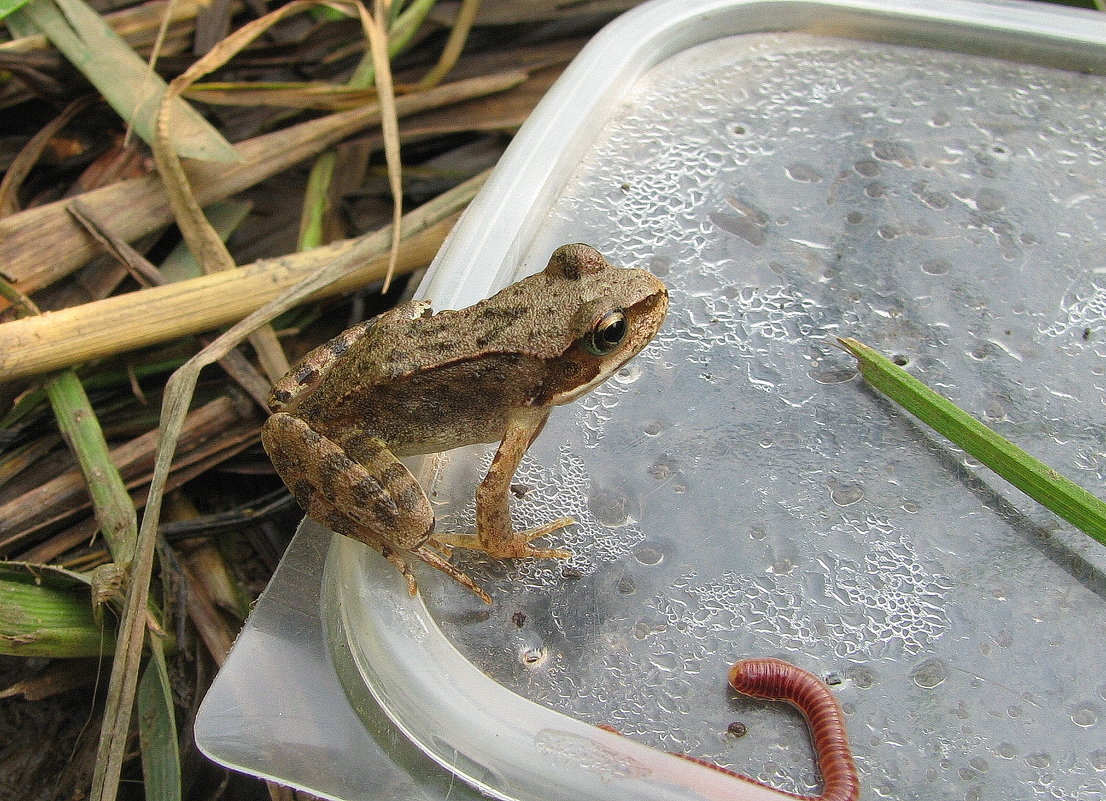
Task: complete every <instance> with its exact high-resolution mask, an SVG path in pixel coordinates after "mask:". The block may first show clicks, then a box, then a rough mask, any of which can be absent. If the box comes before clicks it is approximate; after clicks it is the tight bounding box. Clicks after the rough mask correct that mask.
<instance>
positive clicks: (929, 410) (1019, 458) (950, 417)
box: [838, 339, 1106, 545]
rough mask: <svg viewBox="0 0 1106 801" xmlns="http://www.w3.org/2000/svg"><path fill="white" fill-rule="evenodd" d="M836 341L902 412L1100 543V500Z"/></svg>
mask: <svg viewBox="0 0 1106 801" xmlns="http://www.w3.org/2000/svg"><path fill="white" fill-rule="evenodd" d="M838 342H839V343H840V344H841V345H842V347H844V348H845V349H846V350H847V351H848V352H849V353H851V354H852V355H853V356H854V357H856V360H857V364H858V365H859V369H860V374H861V375H862V376H863V377H864V379H865V380H866V381H867V382H868V383H869V384H871V385H872V386H873V387H874V388H875V389H877V390H879V391H880V392H882V393H883V394H884V395H886V396H887V397H888V398H890V399H891V400H893V401H894V402H895V403H897V404H899V405H900V406H902V408H904V409H906V411H908V412H910V413H911V414H912V415H914V416H915V417H917V418H918V419H919V420H921V421H922V422H923V423H925V424H926V425H928V426H929V427H930V428H932V429H934V430H935V431H937V432H938V433H940V434H941V435H942V436H944V437H946V438H947V439H949V440H951V441H952V442H953V443H955V444H956V445H958V446H960V447H961V448H963V449H964V450H965V451H966V452H967V453H969V454H971V455H972V456H974V457H975V458H976V459H978V460H979V461H980V462H981V463H983V464H984V465H986V466H987V467H988V468H990V469H991V470H993V471H994V472H995V473H997V474H998V475H999V476H1001V477H1002V478H1004V479H1006V480H1007V481H1009V482H1010V483H1011V484H1013V485H1014V486H1015V487H1017V488H1018V489H1019V490H1021V491H1022V492H1024V493H1025V494H1026V495H1028V496H1029V497H1030V498H1032V499H1033V500H1035V501H1037V502H1038V503H1040V504H1041V505H1042V506H1044V507H1046V508H1047V509H1050V510H1051V511H1052V512H1054V513H1056V514H1057V515H1059V516H1060V517H1062V518H1064V519H1065V520H1067V521H1068V522H1069V523H1071V524H1072V525H1073V526H1075V527H1076V528H1078V529H1080V530H1081V531H1083V532H1085V533H1086V534H1089V535H1090V536H1091V537H1093V538H1094V539H1095V540H1097V541H1098V542H1099V543H1101V544H1103V545H1106V502H1104V501H1102V500H1101V499H1100V498H1097V497H1096V496H1094V495H1092V494H1091V493H1090V492H1088V491H1087V490H1085V489H1084V488H1082V487H1080V486H1079V485H1078V484H1076V483H1075V482H1073V481H1072V480H1071V479H1069V478H1067V477H1065V476H1063V475H1061V474H1060V473H1058V472H1057V471H1056V470H1054V469H1052V468H1051V467H1049V466H1048V465H1046V464H1045V463H1044V462H1042V461H1040V460H1039V459H1037V458H1036V457H1034V456H1032V455H1030V454H1029V453H1027V452H1026V451H1024V450H1022V449H1021V448H1020V447H1018V446H1017V445H1015V444H1014V443H1013V442H1011V441H1010V440H1008V439H1006V438H1005V437H1003V436H1002V435H1001V434H999V433H997V432H996V431H993V430H992V429H990V428H988V427H987V426H985V425H983V423H981V422H979V421H978V420H976V419H975V418H974V417H972V416H971V415H970V414H968V413H967V412H965V411H964V410H963V409H961V408H960V407H958V406H957V405H956V404H954V403H953V402H952V401H950V400H948V399H947V398H945V397H944V396H942V395H940V394H938V393H937V392H934V391H933V390H932V389H930V388H929V387H928V386H926V385H925V384H924V383H922V382H921V381H919V380H918V379H916V378H914V376H912V375H910V374H909V373H908V372H906V371H905V370H903V369H902V368H901V367H899V366H898V365H896V364H895V363H894V362H892V361H891V360H890V359H888V358H886V357H884V356H882V355H880V354H879V353H877V352H876V351H874V350H872V349H871V348H869V347H868V346H867V345H864V344H863V343H861V342H858V341H857V340H855V339H839V340H838Z"/></svg>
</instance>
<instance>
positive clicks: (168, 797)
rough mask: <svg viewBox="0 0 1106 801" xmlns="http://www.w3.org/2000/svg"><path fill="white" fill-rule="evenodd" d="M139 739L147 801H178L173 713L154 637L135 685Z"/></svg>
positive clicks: (159, 647) (160, 651)
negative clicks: (136, 685)
mask: <svg viewBox="0 0 1106 801" xmlns="http://www.w3.org/2000/svg"><path fill="white" fill-rule="evenodd" d="M138 740H139V743H140V744H141V746H142V778H143V782H144V784H145V787H146V794H145V795H146V801H180V798H181V772H180V752H179V751H178V749H177V720H176V710H175V708H174V706H173V692H172V690H171V688H170V685H169V671H168V669H167V668H166V665H165V651H164V648H163V646H162V643H161V640H159V639H158V638H157V637H150V659H149V661H148V662H147V663H146V669H145V670H144V671H143V672H142V679H141V680H140V681H139V683H138Z"/></svg>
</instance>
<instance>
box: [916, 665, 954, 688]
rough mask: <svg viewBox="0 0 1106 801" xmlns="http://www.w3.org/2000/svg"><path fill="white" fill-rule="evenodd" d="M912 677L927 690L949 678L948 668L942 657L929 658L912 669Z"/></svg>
mask: <svg viewBox="0 0 1106 801" xmlns="http://www.w3.org/2000/svg"><path fill="white" fill-rule="evenodd" d="M910 678H911V679H913V681H914V683H915V684H917V685H918V686H919V687H921V688H922V689H925V690H932V689H933V688H934V687H937V686H938V685H940V684H943V683H944V681H945V679H947V678H948V669H947V668H946V667H945V663H944V662H942V661H941V660H940V659H927V660H926V661H925V662H922V663H921V664H919V665H917V666H916V667H915V668H914V669H913V670H912V671H910Z"/></svg>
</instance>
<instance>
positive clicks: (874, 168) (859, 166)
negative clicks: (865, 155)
mask: <svg viewBox="0 0 1106 801" xmlns="http://www.w3.org/2000/svg"><path fill="white" fill-rule="evenodd" d="M853 169H854V170H856V171H857V173H859V174H860V175H863V176H864V177H865V178H873V177H875V176H877V175H879V163H878V162H875V161H858V162H857V163H856V164H854V165H853Z"/></svg>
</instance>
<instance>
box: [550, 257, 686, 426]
mask: <svg viewBox="0 0 1106 801" xmlns="http://www.w3.org/2000/svg"><path fill="white" fill-rule="evenodd" d="M541 276H542V277H543V279H544V282H545V283H546V286H547V289H548V292H549V297H551V298H553V299H554V300H555V301H556V305H557V307H558V309H557V312H556V313H555V316H559V317H561V320H560V321H559V323H558V325H559V327H560V329H561V334H562V337H563V338H562V339H561V345H560V347H559V348H557V350H558V351H559V352H558V353H557V354H556V355H554V356H553V358H551V359H549V361H548V365H549V372H548V376H547V380H546V382H545V387H544V388H545V393H544V394H545V398H544V400H545V401H546V402H547V403H548V404H551V405H559V404H562V403H569V402H571V401H573V400H575V399H576V398H578V397H580V396H581V395H584V394H585V393H587V392H589V391H591V390H592V389H594V388H595V387H597V386H598V385H599V384H601V383H603V382H604V381H606V380H607V379H608V378H610V377H611V376H612V375H613V374H614V373H615V372H617V371H618V370H619V368H621V367H622V365H624V364H626V362H628V361H629V360H630V359H632V358H633V357H634V356H635V355H637V353H638V352H639V351H641V349H642V348H644V347H645V346H646V345H648V344H649V342H650V341H651V340H652V339H653V337H654V336H656V333H657V331H658V330H660V327H661V323H662V322H664V316H665V313H666V312H667V311H668V290H667V289H665V286H664V284H662V283H661V282H660V280H659V279H658V278H657V277H656V276H654V275H653V274H652V273H649V272H647V271H645V270H639V269H633V268H626V267H615V266H613V265H611V264H609V263H607V261H606V259H604V258H603V256H602V254H600V253H599V251H597V250H596V249H595V248H593V247H591V246H590V245H584V244H574V245H562V246H561V247H559V248H557V249H556V250H555V251H554V252H553V255H552V256H551V257H550V259H549V264H548V265H547V266H546V268H545V270H543V271H542V273H541Z"/></svg>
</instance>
